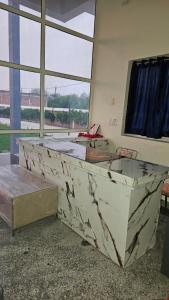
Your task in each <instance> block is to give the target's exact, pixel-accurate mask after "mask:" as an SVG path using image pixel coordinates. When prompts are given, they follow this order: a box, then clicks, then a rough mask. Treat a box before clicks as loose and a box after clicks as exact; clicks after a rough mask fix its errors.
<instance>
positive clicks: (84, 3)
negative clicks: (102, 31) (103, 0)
mask: <svg viewBox="0 0 169 300" xmlns="http://www.w3.org/2000/svg"><path fill="white" fill-rule="evenodd" d="M46 19H47V20H49V21H52V22H55V23H57V24H59V25H62V26H64V27H66V28H69V29H72V30H75V31H77V32H80V33H83V34H86V35H88V36H91V37H93V35H94V19H95V0H90V1H88V0H73V1H72V0H64V1H63V0H55V1H53V0H46Z"/></svg>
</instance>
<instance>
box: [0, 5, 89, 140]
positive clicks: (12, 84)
mask: <svg viewBox="0 0 169 300" xmlns="http://www.w3.org/2000/svg"><path fill="white" fill-rule="evenodd" d="M94 20H95V0H72V1H71V0H55V1H53V0H42V1H40V0H27V1H25V0H3V1H0V37H1V47H0V135H1V134H13V135H12V137H14V134H19V133H23V134H25V133H27V132H28V131H29V133H35V134H41V135H43V134H44V133H47V132H53V133H54V132H59V130H62V132H63V131H65V132H69V131H78V130H82V129H87V127H88V120H89V106H90V89H91V88H90V87H91V81H92V54H93V42H94V37H93V36H94ZM3 140H5V138H4V139H3Z"/></svg>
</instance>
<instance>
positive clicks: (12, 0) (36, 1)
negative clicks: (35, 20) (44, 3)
mask: <svg viewBox="0 0 169 300" xmlns="http://www.w3.org/2000/svg"><path fill="white" fill-rule="evenodd" d="M1 2H2V3H5V4H8V5H10V6H12V7H15V8H17V9H21V10H23V11H25V12H28V13H30V14H32V15H35V16H38V17H40V16H41V0H33V1H30V0H26V1H25V0H1V1H0V3H1Z"/></svg>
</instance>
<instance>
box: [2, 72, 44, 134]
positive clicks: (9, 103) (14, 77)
mask: <svg viewBox="0 0 169 300" xmlns="http://www.w3.org/2000/svg"><path fill="white" fill-rule="evenodd" d="M39 122H40V75H39V74H36V73H31V72H27V71H20V70H16V69H12V68H10V69H9V68H6V67H0V130H2V129H39Z"/></svg>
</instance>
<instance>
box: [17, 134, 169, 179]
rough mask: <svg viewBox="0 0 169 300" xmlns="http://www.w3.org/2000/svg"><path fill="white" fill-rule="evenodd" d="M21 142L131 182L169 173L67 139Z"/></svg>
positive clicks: (23, 139)
mask: <svg viewBox="0 0 169 300" xmlns="http://www.w3.org/2000/svg"><path fill="white" fill-rule="evenodd" d="M19 141H21V142H27V143H30V144H32V145H38V146H41V147H44V148H47V149H49V150H54V151H56V152H59V153H62V154H65V155H68V156H70V157H73V158H77V159H79V160H81V161H84V162H88V163H92V164H94V165H95V166H97V167H101V169H102V170H105V171H106V172H108V173H109V172H111V173H112V172H113V173H114V172H115V173H116V174H118V176H121V175H122V176H127V177H129V178H130V179H131V180H137V179H139V178H147V179H148V178H150V177H151V176H152V175H153V176H155V175H159V174H162V173H163V174H164V173H167V172H168V171H169V168H168V167H164V166H160V165H156V164H152V163H149V162H144V161H141V160H133V159H129V158H121V157H119V156H118V155H116V154H113V153H107V152H104V151H102V150H98V149H95V148H90V147H87V146H85V145H80V144H77V143H73V142H72V141H69V140H67V139H56V138H51V137H50V138H33V139H32V138H21V139H19Z"/></svg>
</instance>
